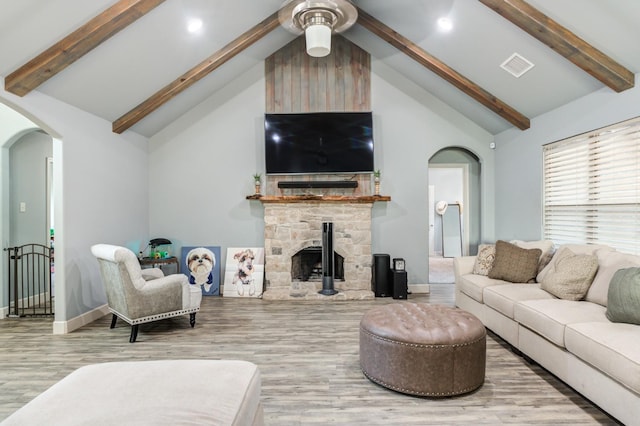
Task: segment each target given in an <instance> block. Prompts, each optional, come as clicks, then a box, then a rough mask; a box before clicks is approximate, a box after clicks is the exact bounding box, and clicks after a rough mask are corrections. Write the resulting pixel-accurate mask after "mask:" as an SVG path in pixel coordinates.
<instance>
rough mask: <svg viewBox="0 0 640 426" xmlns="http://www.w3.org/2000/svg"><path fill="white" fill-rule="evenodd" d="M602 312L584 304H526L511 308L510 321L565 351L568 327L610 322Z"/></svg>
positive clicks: (533, 301)
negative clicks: (517, 323) (579, 324)
mask: <svg viewBox="0 0 640 426" xmlns="http://www.w3.org/2000/svg"><path fill="white" fill-rule="evenodd" d="M605 311H606V308H605V307H604V306H601V305H598V304H597V303H590V302H585V301H580V302H577V301H573V300H563V299H553V300H526V301H523V302H518V303H517V304H516V305H515V306H514V309H513V318H514V319H515V320H516V321H517V322H519V323H520V324H521V325H523V326H525V327H527V328H529V329H531V330H533V331H535V332H536V333H538V334H540V335H541V336H543V337H544V338H546V339H547V340H549V341H551V342H552V343H554V344H556V345H558V346H560V347H564V346H565V343H564V332H565V326H566V325H567V324H575V323H580V322H609V320H607V317H606V316H605Z"/></svg>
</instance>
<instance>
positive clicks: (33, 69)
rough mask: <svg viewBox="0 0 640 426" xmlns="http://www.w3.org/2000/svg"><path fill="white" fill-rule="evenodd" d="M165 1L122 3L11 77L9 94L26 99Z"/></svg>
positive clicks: (7, 81)
mask: <svg viewBox="0 0 640 426" xmlns="http://www.w3.org/2000/svg"><path fill="white" fill-rule="evenodd" d="M164 1H165V0H120V1H119V2H117V3H116V4H114V5H113V6H111V7H110V8H108V9H107V10H105V11H104V12H102V13H101V14H99V15H97V16H96V17H95V18H93V19H91V20H90V21H89V22H87V23H86V24H84V25H82V26H81V27H80V28H78V29H77V30H75V31H74V32H72V33H71V34H69V35H68V36H66V37H65V38H63V39H62V40H60V41H59V42H57V43H56V44H54V45H53V46H51V47H50V48H48V49H47V50H45V51H44V52H42V53H40V54H39V55H38V56H36V57H35V58H33V59H32V60H30V61H29V62H27V63H26V64H24V65H23V66H21V67H20V68H18V69H17V70H15V71H14V72H12V73H11V74H9V75H8V76H7V77H6V78H5V80H4V86H5V89H6V90H7V92H11V93H13V94H15V95H18V96H24V95H26V94H27V93H29V92H31V91H32V90H33V89H35V88H36V87H38V86H39V85H41V84H42V83H44V82H45V81H47V80H48V79H50V78H51V77H53V76H54V75H56V74H57V73H59V72H60V71H62V70H63V69H65V68H66V67H68V66H69V65H71V64H72V63H74V62H75V61H77V60H78V59H80V58H81V57H82V56H84V55H85V54H86V53H88V52H90V51H91V50H92V49H94V48H96V47H97V46H98V45H100V44H101V43H102V42H103V41H105V40H107V39H108V38H110V37H111V36H113V35H114V34H116V33H117V32H118V31H120V30H122V29H124V28H126V27H127V26H128V25H129V24H131V23H132V22H134V21H135V20H137V19H138V18H140V17H142V16H144V15H145V14H147V13H148V12H149V11H151V10H152V9H154V8H155V7H156V6H158V5H160V4H161V3H163V2H164Z"/></svg>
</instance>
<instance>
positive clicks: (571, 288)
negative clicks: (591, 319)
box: [540, 248, 598, 300]
mask: <svg viewBox="0 0 640 426" xmlns="http://www.w3.org/2000/svg"><path fill="white" fill-rule="evenodd" d="M551 262H552V263H551V264H550V265H551V269H549V271H548V272H547V273H546V275H545V276H544V278H543V280H542V282H541V283H540V288H542V289H543V290H545V291H547V292H549V293H551V294H553V295H554V296H556V297H559V298H560V299H565V300H582V299H583V298H584V296H585V295H586V294H587V292H588V291H589V287H591V283H592V282H593V277H595V275H596V272H597V271H598V257H597V256H595V255H591V254H575V253H573V252H572V251H571V250H569V249H568V248H563V249H561V250H560V251H559V252H558V253H557V254H556V255H555V256H554V257H553V260H552V261H551Z"/></svg>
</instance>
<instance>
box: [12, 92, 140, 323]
mask: <svg viewBox="0 0 640 426" xmlns="http://www.w3.org/2000/svg"><path fill="white" fill-rule="evenodd" d="M2 87H4V82H3V81H2ZM0 102H2V103H5V104H7V105H9V106H11V107H12V108H13V109H14V110H18V111H20V112H22V113H24V114H25V115H27V116H28V118H29V119H31V121H33V122H35V123H36V124H37V125H38V126H39V127H41V128H43V129H44V130H45V131H46V132H47V133H49V134H50V135H52V136H53V137H54V140H53V143H54V147H53V149H54V151H53V152H54V154H53V155H54V161H55V176H54V179H56V194H55V195H54V197H55V201H54V202H55V209H56V211H55V217H56V231H57V232H56V314H55V321H56V323H57V330H58V331H60V330H65V327H66V326H67V324H68V322H69V320H71V319H73V318H76V317H78V316H80V315H82V314H84V313H86V312H88V311H90V310H92V309H94V308H96V307H99V306H101V305H103V304H104V303H106V297H105V294H104V290H103V287H102V282H101V279H100V277H99V272H98V265H97V262H96V260H95V259H94V258H93V256H91V253H90V251H89V249H90V246H91V245H92V244H96V243H100V242H107V243H116V244H123V245H129V246H131V247H135V246H138V245H139V244H140V243H141V242H142V241H145V240H146V239H147V238H148V216H149V209H148V198H147V177H148V172H147V143H146V138H143V137H141V136H139V135H137V134H135V133H133V132H125V134H123V135H117V134H114V133H112V131H111V123H109V122H107V121H105V120H102V119H100V118H98V117H96V116H93V115H91V114H88V113H86V112H83V111H81V110H79V109H77V108H74V107H71V106H70V105H67V104H64V103H61V102H59V101H56V100H54V99H52V98H50V97H48V96H46V95H43V94H41V93H39V92H37V91H35V92H32V93H30V94H28V95H26V96H25V97H23V98H19V97H17V96H14V95H12V94H10V93H8V92H6V91H4V90H0ZM5 143H7V142H6V141H5V140H0V144H2V145H3V146H4V144H5ZM3 151H4V150H3ZM0 160H2V161H3V163H2V164H4V159H0ZM4 184H5V182H2V185H4ZM2 185H0V187H4V186H2ZM3 203H4V198H3ZM3 210H4V209H3ZM3 277H4V274H3ZM1 279H4V278H1Z"/></svg>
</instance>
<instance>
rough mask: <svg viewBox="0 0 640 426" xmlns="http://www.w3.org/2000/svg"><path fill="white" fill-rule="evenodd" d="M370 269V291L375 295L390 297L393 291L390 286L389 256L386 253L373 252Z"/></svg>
mask: <svg viewBox="0 0 640 426" xmlns="http://www.w3.org/2000/svg"><path fill="white" fill-rule="evenodd" d="M372 269H373V270H372V271H371V291H373V293H374V295H375V296H376V297H390V296H391V295H392V294H391V293H392V291H393V290H392V288H391V257H390V256H389V255H388V254H374V255H373V268H372Z"/></svg>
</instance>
